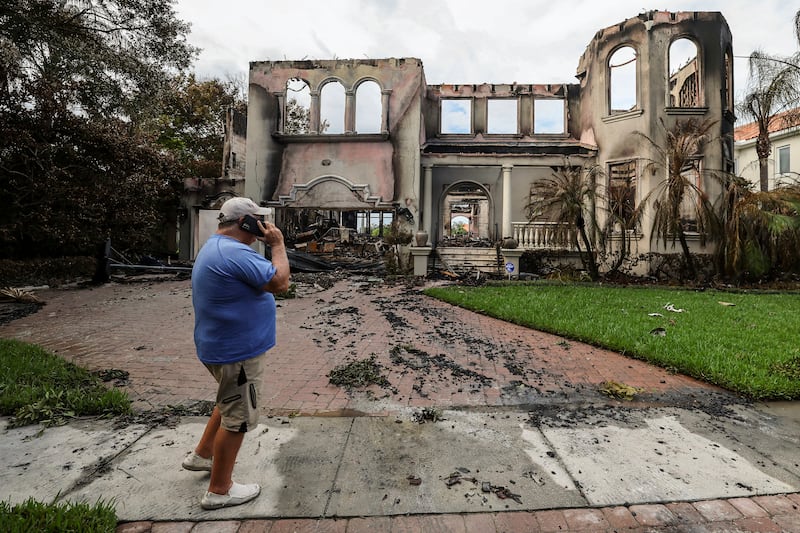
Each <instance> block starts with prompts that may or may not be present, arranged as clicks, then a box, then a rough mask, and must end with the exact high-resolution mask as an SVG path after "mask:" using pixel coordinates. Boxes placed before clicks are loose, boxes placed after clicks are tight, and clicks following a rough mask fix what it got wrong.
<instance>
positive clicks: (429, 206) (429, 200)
mask: <svg viewBox="0 0 800 533" xmlns="http://www.w3.org/2000/svg"><path fill="white" fill-rule="evenodd" d="M422 168H423V170H424V175H423V177H422V183H423V186H424V188H425V190H424V192H423V194H422V200H423V206H424V208H423V209H424V211H423V212H422V229H423V230H425V231H427V232H428V238H429V239H431V240H432V239H433V165H422Z"/></svg>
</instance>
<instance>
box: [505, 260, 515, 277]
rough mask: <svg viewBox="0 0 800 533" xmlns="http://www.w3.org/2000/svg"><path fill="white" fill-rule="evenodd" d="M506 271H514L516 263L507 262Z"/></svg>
mask: <svg viewBox="0 0 800 533" xmlns="http://www.w3.org/2000/svg"><path fill="white" fill-rule="evenodd" d="M506 272H508V273H509V274H511V273H512V272H514V263H506Z"/></svg>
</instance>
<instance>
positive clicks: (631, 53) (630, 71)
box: [608, 46, 637, 113]
mask: <svg viewBox="0 0 800 533" xmlns="http://www.w3.org/2000/svg"><path fill="white" fill-rule="evenodd" d="M636 60H637V57H636V50H634V49H633V48H632V47H630V46H623V47H622V48H620V49H618V50H617V51H616V52H614V54H613V55H612V56H611V58H610V59H609V61H608V67H609V70H610V83H611V87H610V99H611V102H610V104H611V112H612V113H619V112H624V111H630V110H632V109H636V92H637V91H636Z"/></svg>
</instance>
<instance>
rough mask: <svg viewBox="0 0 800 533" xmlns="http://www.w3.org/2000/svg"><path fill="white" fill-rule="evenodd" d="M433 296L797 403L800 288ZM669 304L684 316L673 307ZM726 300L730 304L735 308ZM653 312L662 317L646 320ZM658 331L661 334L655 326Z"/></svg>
mask: <svg viewBox="0 0 800 533" xmlns="http://www.w3.org/2000/svg"><path fill="white" fill-rule="evenodd" d="M425 292H426V294H428V295H429V296H433V297H435V298H438V299H441V300H444V301H447V302H450V303H452V304H455V305H458V306H461V307H465V308H468V309H472V310H474V311H477V312H480V313H483V314H486V315H489V316H493V317H496V318H500V319H503V320H507V321H509V322H514V323H516V324H520V325H523V326H526V327H530V328H534V329H538V330H541V331H547V332H550V333H554V334H557V335H561V336H564V337H567V338H569V339H573V340H578V341H583V342H587V343H590V344H594V345H596V346H602V347H605V348H608V349H611V350H614V351H617V352H620V353H623V354H625V355H627V356H629V357H635V358H637V359H643V360H646V361H649V362H651V363H653V364H656V365H659V366H662V367H665V368H669V369H673V370H675V371H677V372H680V373H683V374H686V375H689V376H693V377H695V378H698V379H702V380H704V381H706V382H709V383H713V384H716V385H719V386H721V387H725V388H727V389H729V390H732V391H735V392H738V393H741V394H743V395H745V396H747V397H750V398H753V399H760V400H779V399H780V400H796V399H800V294H798V293H753V292H750V293H745V292H723V291H716V290H704V291H692V290H680V289H665V288H632V287H610V286H600V285H554V284H549V283H513V284H497V285H485V286H481V287H462V286H450V287H437V288H431V289H428V290H426V291H425ZM668 304H672V306H673V307H674V308H675V309H683V312H675V311H669V310H667V309H665V306H667V305H668ZM731 304H732V305H731ZM653 313H659V314H661V315H663V316H650V315H651V314H653ZM657 328H662V329H663V332H662V333H665V334H664V335H663V336H662V335H655V334H653V333H651V332H653V330H657Z"/></svg>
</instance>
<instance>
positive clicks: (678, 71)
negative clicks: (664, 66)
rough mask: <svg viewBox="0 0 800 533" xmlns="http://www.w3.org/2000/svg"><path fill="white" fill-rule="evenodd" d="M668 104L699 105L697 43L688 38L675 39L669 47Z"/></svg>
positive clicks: (676, 105)
mask: <svg viewBox="0 0 800 533" xmlns="http://www.w3.org/2000/svg"><path fill="white" fill-rule="evenodd" d="M669 105H670V107H698V106H700V86H699V70H698V65H697V45H696V44H695V43H694V41H692V40H690V39H685V38H681V39H676V40H675V41H674V42H673V43H672V44H671V45H670V47H669Z"/></svg>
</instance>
